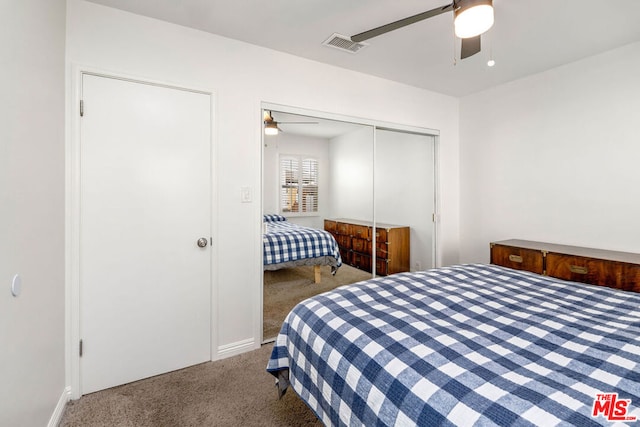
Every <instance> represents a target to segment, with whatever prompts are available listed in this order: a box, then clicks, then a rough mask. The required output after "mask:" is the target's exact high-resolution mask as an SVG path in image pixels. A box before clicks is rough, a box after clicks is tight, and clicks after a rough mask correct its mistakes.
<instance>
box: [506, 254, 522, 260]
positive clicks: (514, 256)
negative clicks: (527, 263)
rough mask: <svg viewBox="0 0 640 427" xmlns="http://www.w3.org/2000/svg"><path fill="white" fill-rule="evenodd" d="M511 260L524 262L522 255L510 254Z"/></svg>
mask: <svg viewBox="0 0 640 427" xmlns="http://www.w3.org/2000/svg"><path fill="white" fill-rule="evenodd" d="M509 261H511V262H522V257H521V256H520V255H509Z"/></svg>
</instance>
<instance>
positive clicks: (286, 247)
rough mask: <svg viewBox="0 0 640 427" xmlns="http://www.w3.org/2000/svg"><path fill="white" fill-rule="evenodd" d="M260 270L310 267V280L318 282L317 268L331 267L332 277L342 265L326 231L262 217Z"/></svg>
mask: <svg viewBox="0 0 640 427" xmlns="http://www.w3.org/2000/svg"><path fill="white" fill-rule="evenodd" d="M263 224H264V230H263V231H264V232H263V235H262V244H263V247H264V249H263V263H262V264H263V267H264V270H279V269H281V268H290V267H300V266H305V265H312V266H314V281H315V282H316V283H319V282H320V266H323V265H329V266H331V274H334V275H335V274H336V272H337V270H338V268H339V267H340V266H341V265H342V258H341V257H340V250H339V248H338V243H337V242H336V240H335V238H334V237H333V236H332V235H331V234H330V233H329V232H327V231H324V230H317V229H315V228H309V227H303V226H300V225H297V224H293V223H291V222H289V221H287V219H286V218H285V217H283V216H281V215H273V214H271V215H264V216H263Z"/></svg>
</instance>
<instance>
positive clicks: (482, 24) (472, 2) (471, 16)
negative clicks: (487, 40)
mask: <svg viewBox="0 0 640 427" xmlns="http://www.w3.org/2000/svg"><path fill="white" fill-rule="evenodd" d="M455 6H456V8H455V9H454V11H453V14H454V21H453V24H454V26H455V33H456V36H457V37H459V38H461V39H466V38H469V37H475V36H478V35H480V34H482V33H484V32H485V31H487V30H488V29H489V28H491V27H492V26H493V1H492V0H466V1H465V0H460V1H458V2H455Z"/></svg>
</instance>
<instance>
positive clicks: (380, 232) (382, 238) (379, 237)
mask: <svg viewBox="0 0 640 427" xmlns="http://www.w3.org/2000/svg"><path fill="white" fill-rule="evenodd" d="M386 241H387V229H386V228H376V242H386Z"/></svg>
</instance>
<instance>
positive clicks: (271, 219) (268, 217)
mask: <svg viewBox="0 0 640 427" xmlns="http://www.w3.org/2000/svg"><path fill="white" fill-rule="evenodd" d="M286 220H287V218H285V217H283V216H282V215H277V214H267V215H263V218H262V222H276V221H286Z"/></svg>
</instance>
